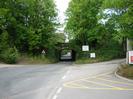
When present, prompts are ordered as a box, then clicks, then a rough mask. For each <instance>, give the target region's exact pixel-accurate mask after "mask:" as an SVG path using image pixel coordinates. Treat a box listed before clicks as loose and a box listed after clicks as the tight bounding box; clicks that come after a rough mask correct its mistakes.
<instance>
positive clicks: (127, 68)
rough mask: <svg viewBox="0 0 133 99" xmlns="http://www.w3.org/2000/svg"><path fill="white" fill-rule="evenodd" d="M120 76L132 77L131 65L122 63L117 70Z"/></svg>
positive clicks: (132, 67) (132, 68)
mask: <svg viewBox="0 0 133 99" xmlns="http://www.w3.org/2000/svg"><path fill="white" fill-rule="evenodd" d="M117 73H118V74H119V75H120V76H123V77H126V78H129V79H133V65H126V64H124V65H122V66H121V68H120V69H119V70H118V72H117Z"/></svg>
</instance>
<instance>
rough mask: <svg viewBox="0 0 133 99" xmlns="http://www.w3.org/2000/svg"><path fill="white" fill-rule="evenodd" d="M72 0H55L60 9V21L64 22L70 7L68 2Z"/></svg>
mask: <svg viewBox="0 0 133 99" xmlns="http://www.w3.org/2000/svg"><path fill="white" fill-rule="evenodd" d="M69 2H70V0H55V3H56V6H57V9H58V15H59V16H58V17H59V21H60V23H64V20H65V18H66V17H65V11H66V9H67V8H68V4H69Z"/></svg>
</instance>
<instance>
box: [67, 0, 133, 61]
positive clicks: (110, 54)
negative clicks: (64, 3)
mask: <svg viewBox="0 0 133 99" xmlns="http://www.w3.org/2000/svg"><path fill="white" fill-rule="evenodd" d="M66 14H67V16H68V19H67V25H66V28H65V31H66V32H67V33H68V35H69V39H70V42H71V46H72V48H73V49H75V50H76V52H77V61H76V63H92V62H99V61H106V60H111V59H116V58H123V57H125V54H126V39H127V38H133V1H132V0H71V2H70V4H69V8H68V10H67V12H66ZM82 45H89V48H90V51H88V52H83V51H82V49H81V48H82ZM90 52H94V53H96V59H90V58H89V53H90Z"/></svg>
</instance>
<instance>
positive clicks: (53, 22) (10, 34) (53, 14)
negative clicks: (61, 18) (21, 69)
mask: <svg viewBox="0 0 133 99" xmlns="http://www.w3.org/2000/svg"><path fill="white" fill-rule="evenodd" d="M58 24H59V23H58V22H57V11H56V7H55V4H54V0H1V1H0V60H1V61H3V62H5V63H10V64H13V63H17V62H19V59H20V58H21V57H24V56H21V55H22V54H27V56H30V57H29V58H27V57H25V58H26V59H30V60H29V61H31V60H34V61H36V62H37V61H42V60H46V61H48V60H49V59H52V60H54V59H56V53H55V49H56V46H55V45H56V44H57V43H58V42H64V35H62V34H57V33H56V34H55V31H56V27H57V26H58ZM43 50H45V59H44V58H41V56H42V55H41V54H42V51H43ZM44 62H45V61H44ZM44 62H43V63H44ZM49 62H50V61H49ZM32 63H33V62H32ZM46 63H47V62H46Z"/></svg>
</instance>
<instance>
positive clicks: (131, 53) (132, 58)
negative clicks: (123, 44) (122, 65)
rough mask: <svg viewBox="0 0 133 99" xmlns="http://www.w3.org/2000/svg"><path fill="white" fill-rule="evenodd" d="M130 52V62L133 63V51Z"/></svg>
mask: <svg viewBox="0 0 133 99" xmlns="http://www.w3.org/2000/svg"><path fill="white" fill-rule="evenodd" d="M128 54H129V55H128V57H129V58H128V59H129V64H133V51H129V52H128Z"/></svg>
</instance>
